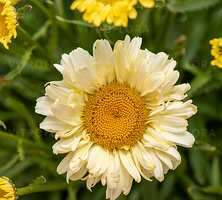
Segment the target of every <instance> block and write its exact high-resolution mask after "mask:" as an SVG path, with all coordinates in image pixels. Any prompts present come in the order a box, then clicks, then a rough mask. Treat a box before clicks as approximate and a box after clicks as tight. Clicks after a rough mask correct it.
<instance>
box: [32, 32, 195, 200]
mask: <svg viewBox="0 0 222 200" xmlns="http://www.w3.org/2000/svg"><path fill="white" fill-rule="evenodd" d="M141 43H142V39H141V38H133V39H132V40H130V38H129V37H128V36H127V37H126V38H125V40H124V41H117V42H116V44H115V47H114V49H113V50H112V48H111V47H110V44H109V42H108V41H107V40H98V41H96V42H95V44H94V48H93V56H91V55H90V54H89V53H88V52H87V51H85V50H83V49H81V48H77V49H75V50H73V51H72V52H71V53H70V54H64V55H63V56H62V60H61V64H56V65H55V67H56V69H57V70H58V71H59V72H60V73H61V74H62V75H63V80H62V81H56V82H51V83H49V85H48V86H47V87H46V94H45V96H43V97H40V98H39V99H38V100H37V105H36V112H37V113H40V114H43V115H46V116H47V117H46V118H45V119H44V121H43V122H42V123H41V124H40V128H42V129H44V130H46V131H49V132H52V133H55V137H56V139H58V142H57V143H56V144H55V145H54V146H53V151H54V153H55V154H67V155H66V156H65V158H64V159H63V160H62V162H61V163H60V164H59V166H58V168H57V171H58V173H59V174H63V173H66V174H67V180H73V181H74V180H78V179H82V180H86V184H87V187H88V188H89V189H91V187H93V186H94V185H95V184H96V183H98V182H99V181H101V183H102V185H107V190H106V198H109V199H111V200H114V199H116V198H117V197H118V196H119V195H120V194H121V193H124V194H125V195H127V194H128V193H129V192H130V189H131V186H132V182H133V180H135V181H136V182H140V181H141V177H143V178H145V179H147V180H151V179H152V178H156V179H157V180H159V181H163V179H164V174H165V173H167V171H168V170H169V169H175V168H176V167H177V166H178V165H179V164H180V161H181V158H180V154H179V152H178V151H177V147H176V146H177V145H179V146H183V147H191V146H192V145H193V143H194V137H193V135H192V134H191V133H189V132H188V131H187V125H188V123H187V119H188V118H190V117H191V116H192V115H193V114H195V113H196V110H197V109H196V107H195V106H194V105H193V104H192V101H191V100H187V101H183V99H184V98H185V97H187V95H186V92H187V91H188V90H189V89H190V85H189V84H181V85H175V84H176V82H177V80H178V78H179V72H178V71H176V70H175V69H174V68H175V66H176V62H175V61H174V60H172V59H169V58H168V56H167V55H166V54H165V53H158V54H154V53H152V52H150V51H148V50H142V49H140V47H141Z"/></svg>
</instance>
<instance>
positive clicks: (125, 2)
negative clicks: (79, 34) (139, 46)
mask: <svg viewBox="0 0 222 200" xmlns="http://www.w3.org/2000/svg"><path fill="white" fill-rule="evenodd" d="M140 3H141V4H142V5H144V6H145V7H149V8H150V7H153V6H154V3H155V2H154V0H140ZM136 4H137V0H92V1H88V0H75V1H74V2H73V3H72V5H71V9H72V10H76V9H77V10H79V11H80V12H84V14H83V19H84V20H85V21H87V22H89V23H93V24H94V25H95V26H100V25H101V23H102V22H104V21H106V22H107V23H109V24H114V25H115V26H124V27H126V26H127V25H128V18H130V19H135V18H136V16H137V11H136V9H135V8H134V7H135V5H136Z"/></svg>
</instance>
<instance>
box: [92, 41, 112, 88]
mask: <svg viewBox="0 0 222 200" xmlns="http://www.w3.org/2000/svg"><path fill="white" fill-rule="evenodd" d="M93 56H94V58H95V66H94V67H95V70H96V75H97V81H96V82H97V85H98V87H99V86H102V85H105V84H107V83H110V82H112V81H113V80H114V79H115V74H114V57H113V51H112V48H111V46H110V44H109V42H108V41H107V40H97V41H96V42H95V43H94V48H93Z"/></svg>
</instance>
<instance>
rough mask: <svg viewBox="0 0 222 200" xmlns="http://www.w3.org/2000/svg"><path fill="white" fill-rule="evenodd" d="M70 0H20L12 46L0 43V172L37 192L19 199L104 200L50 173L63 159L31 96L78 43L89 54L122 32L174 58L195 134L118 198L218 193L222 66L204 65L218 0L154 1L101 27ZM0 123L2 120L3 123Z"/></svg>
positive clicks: (55, 76) (220, 12) (218, 22)
mask: <svg viewBox="0 0 222 200" xmlns="http://www.w3.org/2000/svg"><path fill="white" fill-rule="evenodd" d="M70 4H71V0H54V1H52V0H48V1H46V0H45V1H44V0H23V1H21V2H20V3H19V4H18V5H17V6H16V8H17V11H18V13H19V26H18V37H17V39H16V40H15V41H13V43H12V45H11V48H10V50H5V49H4V48H3V47H2V46H1V47H0V120H1V121H0V125H1V127H0V176H2V175H4V176H8V177H10V178H11V179H12V180H13V181H14V183H15V184H16V186H17V187H23V186H27V185H29V184H30V183H31V184H32V186H33V188H36V190H37V189H38V190H41V191H42V192H44V191H45V190H49V189H50V190H52V191H50V192H48V191H47V192H44V193H36V194H30V195H27V196H22V197H20V199H21V200H26V199H27V200H38V199H43V200H76V199H77V200H88V199H90V200H91V199H92V200H103V199H105V188H103V187H101V185H99V184H98V185H97V186H96V187H95V188H94V189H93V192H92V193H91V192H90V191H87V190H86V189H85V185H84V183H83V182H81V181H79V182H76V183H71V184H69V185H67V184H66V182H65V177H64V176H59V175H57V174H56V166H57V164H58V163H59V161H60V160H61V158H62V157H58V156H54V155H53V153H52V149H51V146H52V144H53V143H54V142H55V141H54V138H53V136H52V135H51V134H49V133H46V132H44V131H41V130H40V129H39V123H40V121H41V120H42V119H43V117H42V116H39V115H37V114H35V112H34V106H35V101H36V98H38V97H39V96H42V95H43V94H44V84H45V83H46V82H48V81H52V80H59V79H61V76H60V74H59V73H58V72H57V71H56V70H55V69H54V67H53V63H59V61H60V58H61V55H62V53H67V52H70V51H71V50H73V49H74V48H76V47H82V48H84V49H87V50H89V51H90V52H92V45H93V42H94V41H95V40H96V39H98V38H106V39H108V40H109V41H110V43H111V44H114V42H115V41H116V40H117V39H123V38H124V36H125V35H126V34H129V35H130V36H131V37H133V36H141V37H142V38H143V48H148V49H150V50H151V51H154V52H159V51H165V52H167V53H168V54H169V55H170V56H171V57H173V58H175V59H176V60H177V61H178V67H177V69H178V70H179V71H180V72H181V78H180V82H190V83H191V86H192V89H191V91H190V92H189V96H190V97H191V98H192V99H193V100H194V104H195V105H197V106H198V113H197V114H196V116H195V117H193V118H192V120H190V126H189V129H190V131H191V132H192V133H193V134H194V136H195V138H196V143H195V145H194V147H193V148H192V149H190V150H187V149H183V148H179V150H180V152H181V154H182V164H181V165H180V166H179V167H178V169H176V170H175V171H170V172H169V173H168V174H167V175H166V178H165V181H164V182H163V183H158V182H157V181H155V180H154V181H153V182H148V181H142V183H140V184H134V185H133V188H132V191H131V193H130V194H129V196H127V197H125V196H121V197H120V198H119V199H121V200H124V199H128V200H147V199H148V200H187V199H192V200H221V199H222V175H221V167H222V163H221V154H222V69H219V68H216V67H213V66H211V65H210V60H211V56H210V46H209V40H210V39H212V38H214V37H221V36H222V2H221V0H166V1H164V0H159V1H157V5H156V8H154V9H144V8H142V7H141V6H139V5H138V7H137V10H138V13H139V15H138V18H137V19H136V20H132V21H130V22H129V27H128V28H127V29H124V28H117V27H113V26H110V25H106V24H104V25H103V26H101V27H100V28H95V27H92V26H91V25H89V24H87V23H85V22H83V21H81V15H80V14H79V13H78V12H72V11H70V9H69V6H70ZM3 122H4V123H3Z"/></svg>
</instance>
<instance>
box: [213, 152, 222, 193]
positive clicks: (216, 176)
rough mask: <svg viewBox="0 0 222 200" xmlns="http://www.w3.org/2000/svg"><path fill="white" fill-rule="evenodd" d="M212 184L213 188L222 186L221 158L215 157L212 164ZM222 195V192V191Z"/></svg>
mask: <svg viewBox="0 0 222 200" xmlns="http://www.w3.org/2000/svg"><path fill="white" fill-rule="evenodd" d="M210 177H211V179H210V181H211V184H212V185H213V186H220V182H221V180H220V178H221V173H220V160H219V157H217V156H215V157H214V159H213V162H212V168H211V175H210ZM221 193H222V190H221Z"/></svg>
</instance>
